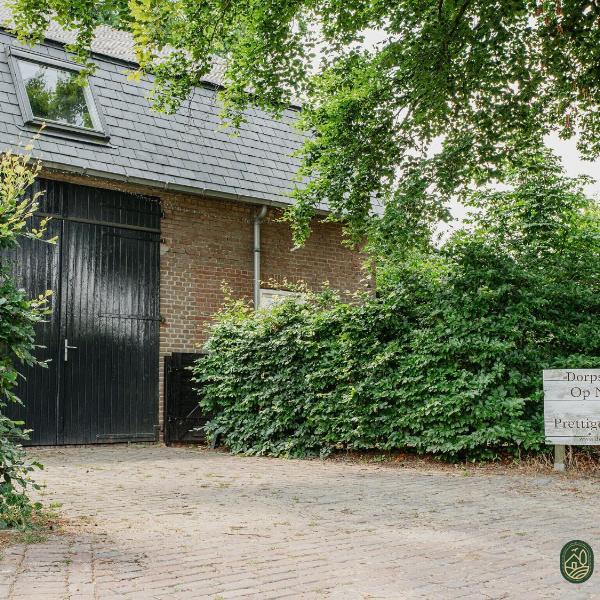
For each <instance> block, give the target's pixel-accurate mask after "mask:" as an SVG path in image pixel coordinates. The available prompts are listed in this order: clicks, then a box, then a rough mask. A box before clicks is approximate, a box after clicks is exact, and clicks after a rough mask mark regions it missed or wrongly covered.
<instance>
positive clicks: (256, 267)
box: [253, 205, 268, 310]
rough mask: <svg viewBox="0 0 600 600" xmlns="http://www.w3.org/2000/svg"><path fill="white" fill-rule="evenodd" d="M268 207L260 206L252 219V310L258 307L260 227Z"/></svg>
mask: <svg viewBox="0 0 600 600" xmlns="http://www.w3.org/2000/svg"><path fill="white" fill-rule="evenodd" d="M267 210H268V207H267V206H266V205H265V206H262V207H261V209H260V210H259V211H258V213H256V216H255V217H254V277H253V290H254V309H255V310H256V309H257V308H258V307H259V305H260V226H261V225H262V222H263V221H264V219H265V217H266V216H267Z"/></svg>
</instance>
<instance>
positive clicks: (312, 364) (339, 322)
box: [195, 156, 600, 459]
mask: <svg viewBox="0 0 600 600" xmlns="http://www.w3.org/2000/svg"><path fill="white" fill-rule="evenodd" d="M583 183H584V182H583V181H581V180H573V179H569V178H566V177H564V176H563V174H562V173H561V171H560V168H559V166H558V164H557V163H556V161H555V160H554V159H552V158H551V157H548V156H546V157H544V158H543V160H539V159H537V158H536V159H535V160H532V161H531V162H530V163H529V164H526V165H525V167H523V168H521V169H520V170H519V171H517V172H514V173H513V174H512V184H513V185H512V188H511V189H510V190H508V191H494V190H484V191H480V192H477V193H475V194H473V195H472V197H471V198H470V201H471V203H472V204H473V206H474V209H475V210H474V212H473V214H472V216H471V219H470V221H469V223H468V225H467V227H466V228H465V229H463V230H461V231H459V232H457V233H455V234H454V235H452V236H451V237H450V239H449V240H448V241H447V242H446V243H445V244H444V245H443V247H442V248H441V249H439V251H435V252H430V253H426V254H424V253H418V254H414V255H411V254H410V253H404V255H403V259H402V260H401V261H398V262H396V263H394V264H387V265H385V264H384V265H383V267H382V268H384V269H386V273H385V277H384V278H383V279H384V281H385V282H386V285H385V287H384V288H383V289H380V290H379V293H378V295H377V297H361V298H357V300H358V301H357V302H356V303H351V304H348V303H344V302H342V301H341V300H340V299H339V298H338V297H337V296H336V295H335V294H334V293H333V292H331V291H329V290H326V291H324V292H322V293H320V294H313V295H311V294H309V295H308V296H307V297H306V298H305V300H304V301H303V302H299V301H295V300H291V299H290V300H286V301H285V302H282V303H280V304H278V305H276V306H275V307H274V308H273V309H271V310H260V311H257V312H252V311H251V310H250V309H249V308H248V307H245V306H244V305H243V304H241V303H239V302H237V303H230V304H229V305H228V306H227V308H226V309H225V310H224V311H223V312H222V313H221V314H220V316H219V318H218V320H217V322H216V324H215V326H214V328H213V330H212V335H211V337H210V339H209V342H208V344H207V349H208V351H209V355H208V356H207V357H206V358H204V359H202V360H201V361H199V362H198V363H197V364H196V366H195V378H196V381H197V382H198V383H199V384H200V385H199V390H200V396H201V404H202V406H203V407H204V408H205V409H206V410H207V411H209V412H210V413H211V414H213V415H214V416H213V418H212V420H211V422H210V424H209V431H210V432H211V433H212V434H213V435H214V434H215V433H216V432H219V433H220V434H221V436H222V438H223V440H224V442H225V444H226V445H227V446H228V447H229V448H230V449H231V451H233V452H246V453H251V454H273V455H283V456H307V455H315V454H326V453H328V452H330V451H331V450H333V449H336V448H352V449H372V448H377V449H395V448H412V449H414V450H416V451H418V452H429V453H433V454H437V455H440V456H442V457H444V458H449V459H456V458H461V459H462V458H468V459H489V458H495V457H497V456H498V454H499V453H500V452H503V451H509V452H512V453H515V454H516V453H519V452H520V451H521V450H522V449H524V450H528V451H536V450H539V449H541V448H542V443H543V419H542V412H543V401H542V369H544V368H559V367H560V368H564V367H565V366H569V367H573V368H576V367H595V366H598V359H599V357H600V336H598V330H599V323H600V226H599V223H600V219H599V216H600V212H599V210H598V205H597V204H596V203H595V202H593V201H591V200H589V199H587V198H586V197H585V195H584V194H583V192H582V184H583Z"/></svg>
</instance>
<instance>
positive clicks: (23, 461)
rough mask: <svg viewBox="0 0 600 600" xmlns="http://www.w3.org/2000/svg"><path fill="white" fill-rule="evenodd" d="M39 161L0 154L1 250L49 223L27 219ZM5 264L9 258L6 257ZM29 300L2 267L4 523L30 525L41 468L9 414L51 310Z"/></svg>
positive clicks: (0, 520)
mask: <svg viewBox="0 0 600 600" xmlns="http://www.w3.org/2000/svg"><path fill="white" fill-rule="evenodd" d="M38 170H39V166H38V165H36V164H33V165H32V164H30V161H29V158H28V157H27V156H18V155H14V154H10V153H5V154H3V155H1V156H0V251H6V250H10V249H11V248H13V247H14V246H15V245H16V244H17V243H18V240H19V237H21V236H27V237H33V238H40V239H41V238H42V237H43V235H44V232H45V225H46V222H45V221H42V222H41V224H40V226H39V227H38V228H37V229H35V228H32V227H31V226H28V221H29V219H30V218H31V217H32V215H33V213H34V212H35V211H36V210H37V208H38V196H37V195H35V194H28V193H27V190H28V188H30V186H31V185H32V184H33V182H34V180H35V177H36V175H37V172H38ZM4 263H6V259H5V260H4ZM47 295H48V294H45V295H43V296H41V297H40V298H35V299H29V298H27V297H26V295H25V292H24V291H23V290H20V289H17V287H16V286H15V283H14V281H13V280H12V278H11V276H10V273H9V271H8V269H7V266H6V264H2V265H1V268H0V528H6V527H25V526H27V525H28V524H29V523H30V521H31V519H32V517H33V515H34V513H35V512H36V511H38V510H39V508H40V507H39V505H38V504H34V503H32V502H31V501H30V500H29V497H28V494H27V491H28V488H30V487H37V486H35V484H34V483H33V481H32V479H31V472H32V471H33V470H34V469H35V468H41V465H40V464H39V463H37V462H31V463H30V462H28V460H27V457H26V455H25V452H24V450H23V447H22V445H21V443H20V442H22V441H23V440H25V439H27V431H26V430H24V429H23V425H24V424H23V423H21V422H16V421H12V420H11V419H9V418H8V417H7V416H6V414H5V410H6V407H7V406H8V405H9V403H14V402H20V400H19V399H18V398H17V396H16V395H15V393H14V388H15V386H16V384H17V381H18V377H19V375H18V372H17V364H16V363H18V362H25V363H27V364H30V365H31V364H38V363H37V361H36V359H35V357H34V356H33V350H34V347H35V346H34V326H35V324H36V323H37V322H39V321H40V320H41V319H42V318H43V317H44V314H45V311H46V298H47Z"/></svg>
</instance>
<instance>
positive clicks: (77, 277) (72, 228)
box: [14, 181, 160, 444]
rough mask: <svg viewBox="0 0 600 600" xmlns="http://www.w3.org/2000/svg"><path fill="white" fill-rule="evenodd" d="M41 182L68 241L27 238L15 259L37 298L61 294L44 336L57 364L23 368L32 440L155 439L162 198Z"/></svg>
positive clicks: (24, 412)
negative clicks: (46, 291) (43, 294)
mask: <svg viewBox="0 0 600 600" xmlns="http://www.w3.org/2000/svg"><path fill="white" fill-rule="evenodd" d="M38 185H40V186H41V187H42V189H43V190H44V191H45V199H44V205H43V207H42V211H43V212H45V213H49V214H52V215H53V220H52V221H51V223H52V225H51V226H52V228H53V231H52V233H53V234H56V235H58V236H59V240H60V241H59V244H58V245H57V246H49V245H48V244H45V243H43V242H37V241H35V242H26V243H25V244H22V246H21V248H20V249H19V251H18V253H17V256H16V257H15V258H16V260H15V261H14V264H15V271H16V274H17V276H18V277H19V279H20V283H21V285H22V286H23V287H24V288H25V289H26V290H27V292H28V293H29V294H32V293H39V292H41V291H43V290H44V289H47V288H50V289H52V290H53V291H54V294H53V305H52V315H51V318H50V320H49V322H48V323H45V324H43V326H42V327H41V328H40V331H39V332H38V339H39V340H40V341H39V343H40V344H43V345H44V346H46V348H40V350H39V355H40V357H49V358H51V362H50V363H49V368H48V369H43V370H42V369H40V368H39V367H37V368H34V369H25V370H24V372H23V374H24V375H25V377H26V380H25V381H24V382H23V383H21V384H20V385H19V388H18V390H17V393H18V394H19V395H20V396H21V397H22V398H23V400H24V404H25V406H24V408H22V409H20V410H19V412H18V416H19V417H21V418H23V420H24V421H25V423H26V426H27V427H28V428H31V429H33V430H34V431H33V434H32V443H33V444H52V443H58V444H91V443H103V442H122V441H144V440H148V441H150V440H154V439H156V434H157V424H158V339H159V336H158V325H159V293H158V292H159V233H158V231H159V228H160V205H159V203H158V200H157V199H154V198H148V197H144V196H138V195H132V194H125V193H122V192H115V191H107V190H100V189H96V188H89V187H85V186H78V185H73V184H66V183H61V182H50V181H41V182H40V183H39V184H38ZM28 263H30V264H31V265H32V266H33V267H34V268H31V269H30V268H28V266H27V265H28ZM36 266H37V267H38V268H35V267H36ZM42 267H43V268H42ZM33 271H35V272H37V275H35V276H32V275H27V273H32V272H33ZM41 371H44V375H42V374H40V372H41ZM45 383H46V384H45Z"/></svg>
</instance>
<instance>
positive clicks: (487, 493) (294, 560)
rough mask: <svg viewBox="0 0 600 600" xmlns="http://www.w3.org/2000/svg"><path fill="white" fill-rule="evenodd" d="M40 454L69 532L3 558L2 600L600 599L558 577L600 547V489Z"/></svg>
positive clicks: (592, 587)
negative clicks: (573, 559)
mask: <svg viewBox="0 0 600 600" xmlns="http://www.w3.org/2000/svg"><path fill="white" fill-rule="evenodd" d="M30 452H31V453H32V455H34V456H36V458H39V459H41V461H42V462H43V463H44V464H45V465H46V468H45V470H44V471H43V472H41V473H39V474H38V475H37V477H38V479H39V480H40V482H42V483H45V484H46V488H45V490H44V493H43V496H42V498H41V499H42V500H43V501H44V502H45V503H50V502H60V503H62V508H61V509H60V510H61V512H62V513H63V515H64V517H65V518H66V519H67V523H68V524H67V527H66V531H65V532H64V533H63V534H61V535H52V536H51V537H50V538H49V539H48V540H47V541H45V542H43V543H41V544H37V545H31V546H22V545H19V546H13V547H9V548H7V549H6V551H5V552H4V558H3V560H2V561H0V598H3V599H4V598H7V599H8V600H17V599H22V600H38V599H42V600H43V599H46V598H47V599H48V600H88V599H89V600H111V599H120V600H123V599H130V600H162V599H165V600H167V599H169V600H171V599H175V600H184V599H190V600H196V599H204V598H206V599H211V600H215V599H217V598H222V599H223V600H225V599H228V598H231V599H234V598H236V599H237V598H248V599H260V600H263V599H270V598H273V599H275V598H301V599H310V598H315V599H321V600H323V599H329V600H333V599H340V600H351V599H354V598H357V599H374V598H378V599H390V600H405V599H407V600H408V599H413V598H414V599H416V598H422V599H428V600H438V599H439V600H453V599H458V598H465V599H466V598H469V599H475V598H484V599H487V600H489V599H497V600H500V599H503V598H509V599H510V598H515V599H519V600H521V599H523V598H526V599H527V600H538V599H539V600H554V599H557V600H558V599H561V600H562V599H563V598H564V599H567V600H570V599H582V600H595V599H598V598H599V597H600V589H599V584H598V577H600V575H599V574H594V575H593V576H592V578H591V579H590V580H589V581H588V582H586V583H585V584H583V585H581V586H573V585H571V584H568V583H567V582H565V581H564V580H563V579H562V578H561V576H560V574H559V573H558V553H559V551H560V547H561V545H562V543H564V541H567V540H569V539H577V538H581V539H585V540H587V541H588V542H590V544H591V545H592V547H594V548H600V526H599V525H598V523H600V519H599V517H600V508H599V507H598V504H597V501H596V498H597V495H596V483H595V481H594V480H578V479H575V478H570V477H568V476H556V477H545V478H539V477H535V476H533V477H532V476H529V477H527V476H523V475H500V474H498V475H475V476H473V477H470V478H469V479H468V480H465V478H464V477H462V476H461V475H454V474H452V473H448V472H442V471H439V472H432V471H427V472H423V471H420V470H418V469H412V468H406V469H393V468H389V467H384V466H380V465H357V464H340V463H333V462H322V461H316V460H315V461H285V460H275V459H268V458H241V457H235V456H230V455H228V454H225V453H221V452H210V451H207V450H203V449H195V448H165V447H161V446H132V447H123V446H115V447H97V448H63V449H52V450H47V449H37V450H31V451H30ZM90 515H93V518H92V519H90V518H89V516H90ZM498 515H501V516H502V518H501V519H498ZM573 515H576V518H573Z"/></svg>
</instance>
